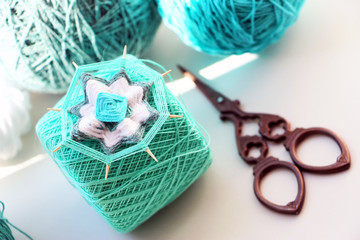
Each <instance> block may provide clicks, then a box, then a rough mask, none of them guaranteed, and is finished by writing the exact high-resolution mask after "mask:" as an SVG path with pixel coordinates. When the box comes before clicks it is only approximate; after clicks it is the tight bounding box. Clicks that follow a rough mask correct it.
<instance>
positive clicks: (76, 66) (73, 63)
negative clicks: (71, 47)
mask: <svg viewBox="0 0 360 240" xmlns="http://www.w3.org/2000/svg"><path fill="white" fill-rule="evenodd" d="M71 63H72V65H74V67H75V68H78V67H79V66H78V65H77V64H76V62H71Z"/></svg>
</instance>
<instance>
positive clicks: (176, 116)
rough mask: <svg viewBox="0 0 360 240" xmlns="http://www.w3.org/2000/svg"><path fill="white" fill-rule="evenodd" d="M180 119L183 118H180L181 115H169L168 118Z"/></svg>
mask: <svg viewBox="0 0 360 240" xmlns="http://www.w3.org/2000/svg"><path fill="white" fill-rule="evenodd" d="M182 117H184V116H182V115H171V114H170V115H169V118H182Z"/></svg>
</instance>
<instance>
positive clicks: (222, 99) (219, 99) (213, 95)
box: [177, 65, 232, 113]
mask: <svg viewBox="0 0 360 240" xmlns="http://www.w3.org/2000/svg"><path fill="white" fill-rule="evenodd" d="M177 67H178V68H179V69H180V71H181V72H182V73H183V74H184V76H186V77H189V78H190V79H191V80H193V81H194V83H195V85H196V86H197V87H198V88H199V89H200V91H201V92H202V93H203V94H204V95H205V96H206V97H207V98H208V99H209V100H210V102H211V103H212V104H213V105H214V106H215V107H216V109H217V110H218V111H219V112H221V113H223V112H227V111H229V109H228V108H227V107H226V106H228V105H229V104H226V103H231V102H232V101H231V100H230V99H229V98H227V97H226V96H224V95H223V94H221V93H219V92H218V91H215V90H214V89H213V88H211V87H210V86H209V85H207V84H206V83H204V82H203V81H202V80H200V79H199V78H198V77H196V76H195V75H194V74H193V73H191V72H190V71H189V70H187V69H186V68H184V67H182V66H180V65H177Z"/></svg>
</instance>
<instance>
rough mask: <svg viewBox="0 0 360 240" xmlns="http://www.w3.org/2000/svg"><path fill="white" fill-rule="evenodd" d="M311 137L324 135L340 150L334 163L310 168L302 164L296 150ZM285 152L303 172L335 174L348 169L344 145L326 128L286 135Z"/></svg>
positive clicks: (308, 129)
mask: <svg viewBox="0 0 360 240" xmlns="http://www.w3.org/2000/svg"><path fill="white" fill-rule="evenodd" d="M313 135H324V136H327V137H330V138H331V139H333V140H334V141H335V142H336V143H337V145H338V146H339V148H340V155H339V156H338V157H337V159H336V162H335V163H333V164H330V165H327V166H312V165H308V164H305V163H303V162H302V161H301V160H300V159H299V157H298V156H297V154H296V148H297V147H298V146H299V144H300V143H302V142H303V141H304V140H306V139H307V138H309V137H311V136H313ZM284 146H285V148H286V150H287V151H288V152H289V153H290V156H291V159H292V160H293V161H294V163H295V164H296V165H297V166H298V167H299V168H300V169H301V170H304V171H308V172H313V173H336V172H340V171H344V170H346V169H348V168H349V167H350V163H351V160H350V153H349V150H348V148H347V147H346V145H345V143H344V142H343V141H342V140H341V138H340V137H339V136H338V135H336V134H335V133H334V132H332V131H330V130H329V129H326V128H318V127H314V128H305V129H304V128H297V129H295V130H294V131H292V132H290V133H288V134H287V138H286V140H285V141H284Z"/></svg>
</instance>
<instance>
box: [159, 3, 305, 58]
mask: <svg viewBox="0 0 360 240" xmlns="http://www.w3.org/2000/svg"><path fill="white" fill-rule="evenodd" d="M158 4H159V12H160V15H161V16H162V17H163V20H164V22H165V23H166V24H167V25H168V26H169V27H170V28H171V29H172V30H173V31H175V32H176V33H177V34H178V35H179V37H180V38H181V39H182V40H183V42H184V43H185V44H187V45H189V46H192V47H193V48H195V49H196V50H198V51H203V52H206V53H209V54H221V55H227V54H242V53H245V52H259V51H261V50H263V49H264V48H265V47H267V46H268V45H269V44H272V43H274V42H276V41H278V40H279V39H280V38H281V36H282V35H283V33H284V32H285V30H286V29H287V28H288V27H289V26H290V25H292V24H293V23H294V22H295V21H296V19H297V16H298V13H299V10H300V8H301V6H302V4H303V0H201V1H200V0H173V1H168V0H158Z"/></svg>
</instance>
